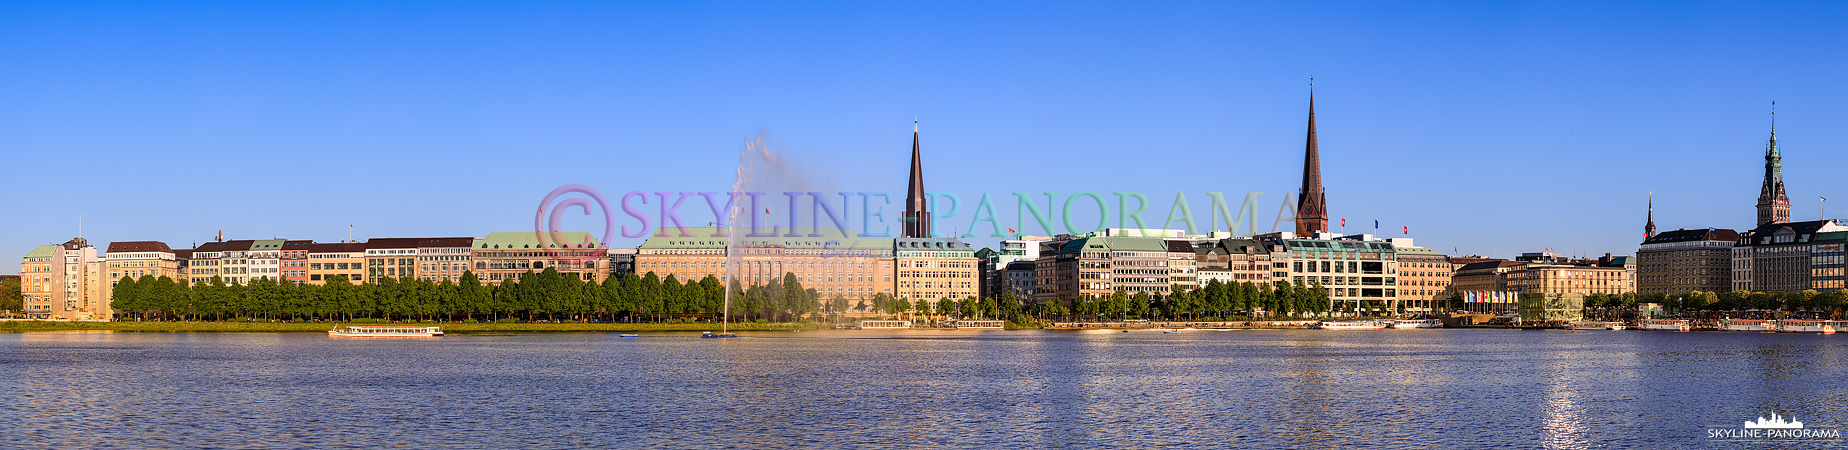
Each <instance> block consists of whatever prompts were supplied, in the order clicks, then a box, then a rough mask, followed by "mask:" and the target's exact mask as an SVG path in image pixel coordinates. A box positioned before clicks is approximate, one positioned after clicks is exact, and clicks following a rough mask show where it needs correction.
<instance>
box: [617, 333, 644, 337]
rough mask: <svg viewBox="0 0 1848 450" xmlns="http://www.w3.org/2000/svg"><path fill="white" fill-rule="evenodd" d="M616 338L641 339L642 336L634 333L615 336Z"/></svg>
mask: <svg viewBox="0 0 1848 450" xmlns="http://www.w3.org/2000/svg"><path fill="white" fill-rule="evenodd" d="M616 337H642V335H639V334H635V333H623V334H619V335H616Z"/></svg>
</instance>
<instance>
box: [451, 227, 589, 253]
mask: <svg viewBox="0 0 1848 450" xmlns="http://www.w3.org/2000/svg"><path fill="white" fill-rule="evenodd" d="M541 240H543V241H544V242H543V243H542V242H541ZM474 248H475V250H506V249H546V248H552V249H566V248H603V244H602V243H600V242H597V238H595V237H592V236H591V235H590V233H586V232H583V231H560V232H557V233H546V235H545V236H544V239H541V236H540V235H539V233H534V232H531V231H516V232H501V233H488V237H485V238H481V239H476V240H475V245H474Z"/></svg>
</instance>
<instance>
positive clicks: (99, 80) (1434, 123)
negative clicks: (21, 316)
mask: <svg viewBox="0 0 1848 450" xmlns="http://www.w3.org/2000/svg"><path fill="white" fill-rule="evenodd" d="M1842 17H1848V6H1844V5H1843V4H1841V3H1824V2H1780V3H1764V4H1742V3H1739V2H1713V3H1699V2H1669V3H1659V4H1658V3H1615V2H1581V3H1561V2H1535V3H1514V2H1458V3H1429V4H1422V5H1410V6H1408V5H1394V4H1385V3H1379V2H1355V3H1347V2H1283V3H1255V2H1252V3H1246V2H1208V3H1181V2H1161V3H1159V4H1148V3H1146V2H1121V3H1092V2H1043V3H1024V2H1022V3H996V2H967V3H930V2H857V3H847V2H839V3H835V2H788V3H780V2H754V3H749V4H741V3H737V2H643V3H616V2H584V3H573V2H468V3H457V2H429V3H396V2H389V3H388V2H297V3H288V2H208V3H183V2H153V3H109V2H91V3H82V4H75V3H73V2H8V3H5V4H3V5H0V61H5V63H4V64H3V65H0V67H4V68H5V70H0V86H5V89H0V105H5V107H0V154H3V155H4V157H3V160H0V163H4V164H5V167H6V169H7V170H6V173H7V175H6V176H5V177H0V187H4V188H5V192H7V193H8V194H10V199H11V201H12V203H11V205H10V207H9V208H7V210H8V211H9V214H7V216H8V218H7V220H4V221H0V248H4V249H12V251H13V252H14V253H15V254H17V255H24V254H25V253H26V252H27V251H29V250H30V249H31V247H32V246H34V245H40V244H45V243H53V242H61V241H63V240H65V239H69V238H70V237H72V236H73V235H75V234H76V233H77V228H78V217H79V216H81V217H82V221H83V234H84V236H85V237H87V238H90V239H91V240H92V241H95V242H98V243H101V242H108V241H121V240H161V241H165V242H167V243H168V244H172V245H175V246H177V247H185V246H190V245H192V244H193V243H196V242H204V241H206V240H209V239H210V238H211V236H212V235H213V234H214V233H215V232H217V230H220V229H222V230H224V232H225V234H226V237H228V238H239V239H252V238H270V237H284V238H291V239H314V240H318V241H329V242H331V241H338V240H341V239H345V238H346V237H347V231H348V229H347V226H348V224H353V225H354V228H355V235H356V237H358V238H360V239H365V238H368V237H400V236H483V235H485V234H487V233H488V232H492V231H521V230H531V229H532V227H533V213H534V211H535V209H536V206H538V203H539V201H540V200H541V198H543V197H544V196H545V195H546V194H547V193H548V192H550V191H551V190H552V189H553V188H556V187H558V186H561V185H565V184H573V183H576V184H583V185H587V186H590V187H593V188H595V189H597V190H599V191H601V192H602V193H603V194H604V195H605V196H606V197H610V199H611V201H612V202H614V201H615V198H616V197H619V196H621V194H622V193H623V192H627V191H648V192H653V191H723V190H726V189H727V188H728V187H729V186H730V185H731V182H732V176H733V173H734V168H735V164H736V162H737V158H738V157H737V155H738V151H739V148H740V147H741V146H742V145H743V144H744V143H745V142H746V141H748V140H750V139H753V138H754V137H756V136H764V137H765V138H764V139H765V142H767V143H768V145H769V146H770V148H772V149H775V150H777V151H778V152H780V153H782V154H785V155H788V157H789V158H790V159H791V160H792V161H796V162H798V163H799V167H800V169H801V170H800V172H802V173H805V174H806V175H805V176H806V177H808V178H811V180H809V182H808V183H807V185H809V186H813V187H815V188H816V189H825V190H827V191H889V192H892V193H893V194H894V195H895V197H896V198H894V199H893V202H894V204H893V205H892V206H891V207H889V211H892V212H890V213H889V214H890V215H892V216H896V210H898V209H901V208H900V205H899V204H898V203H900V202H902V198H903V191H904V187H905V186H904V182H905V178H904V177H905V173H906V170H907V164H908V162H909V161H908V160H909V145H910V142H909V141H910V138H911V136H910V131H911V126H912V123H911V121H912V119H913V117H916V118H918V120H920V121H921V128H922V130H923V148H924V164H925V171H926V175H927V179H926V184H927V186H928V187H930V188H931V189H932V190H944V191H952V192H956V193H958V194H959V195H961V196H962V197H964V199H965V200H968V201H973V199H974V198H976V197H979V196H980V194H981V193H982V192H984V191H987V192H990V193H993V195H996V196H997V198H996V200H997V201H1000V202H1001V203H1000V204H998V205H996V206H997V208H996V209H997V212H998V213H1000V215H1001V216H1002V220H1003V222H1006V223H1004V224H1003V225H1004V226H1011V223H1012V222H1013V220H1014V219H1013V216H1014V213H1013V209H1014V207H1013V205H1012V203H1011V201H1008V200H1006V199H1007V198H1008V194H1007V193H1008V192H1014V191H1023V192H1044V191H1054V192H1058V193H1060V194H1059V199H1060V200H1061V201H1063V199H1064V198H1065V196H1066V195H1068V194H1069V193H1071V192H1074V191H1097V192H1104V193H1107V192H1113V191H1136V192H1142V193H1145V194H1147V195H1148V196H1149V197H1151V199H1153V200H1154V203H1155V205H1154V207H1152V208H1151V211H1154V213H1153V214H1151V215H1161V213H1162V212H1165V210H1166V208H1167V207H1168V203H1169V199H1171V198H1172V197H1173V196H1174V193H1175V192H1186V193H1188V195H1189V198H1190V199H1191V200H1192V202H1193V203H1192V205H1191V206H1192V208H1193V209H1194V213H1195V214H1196V216H1198V219H1199V220H1200V221H1202V222H1204V221H1205V220H1206V219H1205V217H1204V216H1205V215H1206V214H1207V209H1206V208H1205V207H1206V203H1205V201H1206V199H1205V196H1204V193H1205V192H1212V191H1218V192H1226V193H1228V196H1230V197H1234V198H1235V199H1236V198H1238V197H1242V196H1243V193H1245V192H1252V191H1257V192H1264V195H1263V196H1262V197H1260V199H1261V200H1260V202H1261V203H1262V204H1263V205H1268V206H1261V207H1259V215H1260V217H1262V218H1264V219H1263V220H1261V223H1263V224H1264V225H1263V227H1266V228H1267V227H1268V225H1269V222H1270V221H1271V219H1274V215H1275V212H1276V211H1277V208H1278V205H1279V204H1280V203H1281V202H1282V201H1283V197H1282V196H1283V194H1284V193H1285V192H1287V191H1291V190H1294V189H1295V188H1296V186H1297V184H1298V183H1299V182H1300V181H1299V177H1300V173H1301V172H1300V171H1301V169H1300V164H1301V152H1302V148H1303V142H1302V141H1303V134H1304V129H1303V128H1304V122H1305V118H1306V117H1305V115H1306V112H1307V111H1306V110H1307V104H1306V103H1307V100H1308V99H1307V97H1308V86H1307V84H1308V83H1307V81H1308V78H1309V77H1310V76H1311V75H1313V76H1314V77H1315V79H1316V86H1315V92H1316V100H1317V105H1316V107H1317V120H1318V125H1319V132H1320V144H1321V151H1322V158H1323V168H1322V170H1323V174H1324V178H1325V179H1326V186H1327V190H1328V204H1329V212H1330V214H1331V215H1332V216H1333V217H1336V218H1347V219H1348V222H1349V225H1359V224H1363V223H1364V224H1366V225H1367V226H1349V227H1348V228H1347V231H1350V232H1357V231H1367V230H1366V228H1370V225H1371V223H1370V222H1371V221H1373V220H1379V221H1380V222H1381V227H1382V230H1390V231H1392V232H1389V233H1387V234H1392V235H1398V234H1399V233H1396V232H1397V231H1400V230H1401V228H1400V227H1409V228H1410V229H1411V237H1414V238H1417V239H1418V242H1419V244H1421V245H1424V246H1429V247H1432V248H1436V249H1439V250H1441V251H1444V252H1446V253H1452V252H1461V253H1466V254H1467V253H1477V254H1487V255H1491V256H1498V257H1508V256H1513V255H1515V254H1518V253H1519V252H1522V251H1537V250H1539V249H1541V248H1545V247H1551V248H1554V249H1556V251H1559V252H1562V253H1573V254H1581V253H1582V254H1588V255H1595V254H1603V253H1605V252H1611V253H1617V254H1624V253H1631V252H1634V251H1635V248H1636V245H1637V242H1639V241H1640V238H1641V233H1642V232H1641V227H1642V224H1643V207H1644V203H1645V201H1646V197H1647V195H1648V193H1649V192H1650V191H1654V192H1655V198H1656V223H1657V224H1658V225H1659V226H1660V227H1662V228H1663V229H1675V228H1683V227H1685V228H1705V227H1731V228H1748V227H1749V226H1750V225H1751V222H1752V220H1753V216H1752V214H1753V212H1752V211H1753V210H1752V205H1753V203H1754V202H1755V199H1756V196H1757V192H1758V180H1759V177H1760V172H1761V170H1762V169H1761V166H1762V164H1763V161H1762V158H1761V157H1762V152H1763V149H1764V141H1765V138H1766V137H1767V134H1768V132H1769V127H1770V114H1769V113H1770V102H1771V101H1773V100H1775V101H1777V102H1778V113H1779V114H1778V115H1779V116H1780V120H1779V121H1778V129H1779V131H1780V133H1779V138H1780V141H1781V143H1782V144H1783V151H1784V155H1785V160H1784V162H1785V164H1786V167H1785V176H1786V178H1787V180H1788V188H1789V192H1790V195H1791V198H1792V200H1793V213H1794V215H1795V216H1796V217H1797V218H1798V219H1813V218H1814V217H1815V216H1816V215H1817V213H1818V212H1817V206H1818V203H1817V198H1818V197H1821V196H1831V197H1838V198H1840V200H1838V203H1837V204H1839V205H1843V206H1840V207H1834V208H1832V210H1831V211H1829V213H1828V214H1829V215H1830V216H1831V217H1844V216H1848V214H1844V212H1845V211H1848V188H1845V187H1843V185H1841V184H1840V183H1838V182H1835V181H1837V180H1838V179H1839V177H1838V176H1835V175H1830V174H1831V173H1839V172H1840V170H1841V169H1840V168H1841V167H1843V166H1844V163H1845V162H1848V156H1845V155H1848V152H1843V149H1844V144H1848V128H1845V127H1843V126H1841V124H1842V123H1845V122H1848V107H1845V105H1848V101H1845V100H1848V91H1845V90H1844V87H1843V84H1842V83H1841V80H1843V79H1848V54H1845V53H1848V50H1845V49H1848V46H1843V45H1841V43H1842V42H1843V41H1842V39H1841V36H1843V35H1845V34H1848V30H1844V29H1843V28H1842V26H1841V25H1840V23H1841V21H1840V20H1839V19H1840V18H1842ZM1830 124H1835V125H1830ZM1106 198H1107V199H1109V200H1111V201H1110V202H1109V203H1111V204H1112V208H1114V207H1115V205H1114V203H1115V202H1114V199H1113V198H1110V197H1106ZM612 206H614V205H612ZM637 206H638V207H645V208H652V207H654V204H653V203H651V204H650V205H647V206H643V205H637ZM703 207H704V205H703V204H701V203H698V202H695V201H690V202H689V203H687V204H686V206H683V213H682V215H683V216H686V217H705V216H706V213H704V210H703V209H702V208H703ZM965 211H966V210H965ZM1092 214H1094V213H1092ZM580 217H581V216H580ZM618 217H619V220H620V221H621V222H620V224H627V225H631V226H634V225H637V223H636V222H634V221H633V220H630V219H626V218H624V217H623V216H621V215H620V214H619V215H618ZM968 217H969V216H968V215H967V214H966V213H965V214H963V215H961V216H960V217H957V218H951V219H945V220H944V221H947V222H950V226H951V227H954V228H959V229H965V230H966V229H967V225H968ZM689 220H690V221H702V222H703V219H689ZM1093 220H1094V219H1093ZM1111 221H1112V222H1114V221H1115V219H1114V218H1113V219H1111ZM1074 222H1077V223H1079V224H1081V225H1082V224H1084V223H1087V222H1088V221H1086V220H1077V219H1075V220H1074ZM567 228H574V229H580V230H591V229H597V230H600V229H601V228H602V223H601V221H600V220H591V219H581V218H579V219H572V220H567ZM1032 228H1037V226H1034V227H1032ZM637 242H639V241H638V240H635V239H620V240H617V241H616V242H615V244H616V245H634V244H636V243H637ZM16 262H17V260H8V262H6V263H4V264H0V273H12V272H14V271H16V270H17V266H16Z"/></svg>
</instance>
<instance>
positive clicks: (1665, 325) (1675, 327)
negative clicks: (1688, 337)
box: [1636, 319, 1694, 331]
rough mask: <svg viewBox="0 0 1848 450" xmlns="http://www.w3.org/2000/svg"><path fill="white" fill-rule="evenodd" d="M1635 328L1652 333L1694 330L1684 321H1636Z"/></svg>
mask: <svg viewBox="0 0 1848 450" xmlns="http://www.w3.org/2000/svg"><path fill="white" fill-rule="evenodd" d="M1636 328H1638V329H1643V330H1654V331H1689V330H1693V329H1694V328H1693V326H1692V325H1691V324H1689V323H1688V321H1687V320H1686V319H1637V321H1636Z"/></svg>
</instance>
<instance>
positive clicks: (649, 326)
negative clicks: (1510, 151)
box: [0, 320, 833, 334]
mask: <svg viewBox="0 0 1848 450" xmlns="http://www.w3.org/2000/svg"><path fill="white" fill-rule="evenodd" d="M338 325H361V326H366V325H405V326H417V325H423V326H436V327H443V331H444V332H460V333H469V332H497V331H528V332H583V331H595V332H620V331H719V328H720V324H716V323H714V324H705V323H459V322H448V323H435V322H425V323H347V322H339V323H335V322H323V323H296V322H63V321H30V320H21V321H6V322H0V334H5V333H29V332H42V331H116V332H130V333H325V332H327V330H330V329H333V328H334V327H335V326H338ZM832 328H833V327H832V326H831V325H827V324H815V323H742V324H739V323H734V324H731V330H732V331H790V330H825V329H832Z"/></svg>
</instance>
